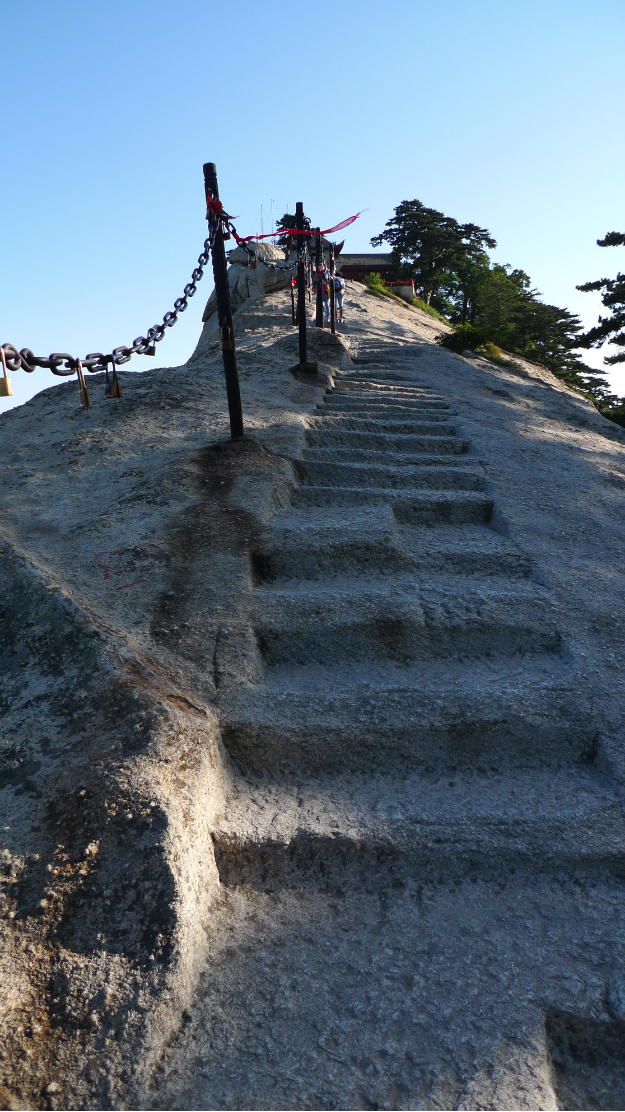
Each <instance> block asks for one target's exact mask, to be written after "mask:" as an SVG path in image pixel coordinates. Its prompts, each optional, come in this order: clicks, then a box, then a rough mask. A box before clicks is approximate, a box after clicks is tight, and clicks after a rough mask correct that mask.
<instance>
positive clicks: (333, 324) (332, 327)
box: [328, 243, 336, 332]
mask: <svg viewBox="0 0 625 1112" xmlns="http://www.w3.org/2000/svg"><path fill="white" fill-rule="evenodd" d="M328 285H329V287H330V332H336V314H335V309H334V244H333V243H332V244H331V245H330V281H329V283H328Z"/></svg>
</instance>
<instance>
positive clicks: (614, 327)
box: [577, 232, 625, 364]
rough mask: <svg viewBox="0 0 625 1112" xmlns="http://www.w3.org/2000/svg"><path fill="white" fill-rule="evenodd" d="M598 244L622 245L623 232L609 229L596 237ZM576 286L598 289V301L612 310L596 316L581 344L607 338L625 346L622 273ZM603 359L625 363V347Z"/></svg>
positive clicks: (624, 277)
mask: <svg viewBox="0 0 625 1112" xmlns="http://www.w3.org/2000/svg"><path fill="white" fill-rule="evenodd" d="M597 244H598V246H599V247H622V246H624V245H625V233H624V232H608V234H607V236H605V238H604V239H598V240H597ZM577 289H578V290H581V291H582V292H583V293H587V292H588V291H590V290H601V291H602V293H603V296H602V298H601V304H602V305H605V307H606V309H611V310H612V315H611V316H609V317H599V323H598V324H597V325H595V327H594V328H591V329H590V331H589V332H586V334H585V335H584V336H582V337H581V341H580V342H581V345H582V347H586V348H590V347H595V348H598V347H601V346H602V345H603V344H605V343H607V342H608V341H609V342H610V343H612V344H616V345H617V347H625V274H620V273H619V274H617V275H616V278H600V279H599V280H598V281H597V282H584V284H583V286H578V287H577ZM605 362H606V363H610V364H613V363H625V351H623V352H618V353H617V354H616V355H609V356H608V357H607V358H606V359H605Z"/></svg>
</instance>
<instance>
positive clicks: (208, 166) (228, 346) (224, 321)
mask: <svg viewBox="0 0 625 1112" xmlns="http://www.w3.org/2000/svg"><path fill="white" fill-rule="evenodd" d="M204 187H205V190H206V200H207V201H209V200H212V201H218V200H219V188H218V186H217V167H216V166H215V163H214V162H205V163H204ZM211 255H212V258H213V277H214V279H215V297H216V299H217V318H218V320H219V334H220V336H221V351H222V355H223V361H224V373H225V376H226V393H227V395H228V412H229V414H230V435H231V437H232V439H233V440H238V438H239V437H240V436H243V410H242V408H241V390H240V387H239V371H238V368H237V353H236V351H235V347H234V329H233V327H232V306H231V304H230V287H229V286H228V267H227V264H226V249H225V247H224V233H223V228H222V226H221V222H220V223H219V225H218V227H217V231H216V233H215V240H214V243H213V248H212V251H211Z"/></svg>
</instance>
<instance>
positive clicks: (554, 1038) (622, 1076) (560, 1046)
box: [546, 1011, 625, 1110]
mask: <svg viewBox="0 0 625 1112" xmlns="http://www.w3.org/2000/svg"><path fill="white" fill-rule="evenodd" d="M546 1028H547V1040H548V1045H549V1052H550V1054H551V1064H552V1071H553V1085H554V1088H555V1091H556V1096H557V1098H558V1108H561V1109H584V1110H585V1109H606V1110H609V1109H615V1108H625V1022H623V1020H620V1019H615V1020H607V1019H606V1020H601V1019H581V1018H579V1017H578V1016H574V1015H571V1014H570V1013H569V1012H561V1011H554V1012H550V1013H548V1015H547V1017H546Z"/></svg>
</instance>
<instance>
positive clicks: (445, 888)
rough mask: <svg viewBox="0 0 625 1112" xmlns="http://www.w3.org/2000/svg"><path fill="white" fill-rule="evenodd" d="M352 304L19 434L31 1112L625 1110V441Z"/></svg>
mask: <svg viewBox="0 0 625 1112" xmlns="http://www.w3.org/2000/svg"><path fill="white" fill-rule="evenodd" d="M346 316H347V324H346V326H345V328H344V329H343V330H342V334H341V336H340V337H338V338H335V339H332V338H331V337H329V336H328V334H327V333H325V332H323V333H321V332H317V333H315V332H314V331H313V332H312V336H311V351H313V352H314V353H315V355H316V357H317V359H319V360H320V361H321V363H322V371H323V373H322V374H321V375H320V376H319V378H318V380H317V381H314V382H305V381H301V380H300V379H298V378H296V377H294V375H293V374H292V373H291V371H290V370H289V368H290V367H291V366H292V365H293V363H295V362H296V359H297V336H296V334H295V331H294V330H293V329H292V326H291V322H290V297H289V294H288V292H285V291H283V292H274V293H271V294H270V295H269V296H267V297H262V298H261V297H256V298H253V299H252V300H247V299H246V301H245V302H243V303H241V305H240V307H239V308H238V310H237V313H236V317H235V321H236V326H235V327H236V335H237V346H238V351H239V360H240V371H241V383H242V396H243V409H244V416H245V420H246V433H247V435H246V438H245V439H244V440H243V441H240V442H237V443H231V442H229V441H228V440H227V410H226V404H225V390H224V387H223V383H222V372H221V366H220V356H219V353H218V351H217V350H216V345H215V344H214V343H213V341H212V340H211V338H210V336H209V334H208V333H207V334H206V335H205V336H204V339H203V341H202V344H201V345H200V346H199V347H198V349H197V351H196V353H195V354H194V356H193V358H192V360H190V362H189V364H187V365H186V366H185V367H181V368H173V369H172V368H169V369H162V370H159V371H153V372H151V373H149V374H142V375H126V376H125V377H124V382H123V388H124V397H123V398H122V399H121V400H111V399H108V400H104V398H101V399H99V400H98V401H97V402H96V403H95V404H94V405H93V406H92V408H91V410H81V409H80V408H79V406H78V397H77V387H76V385H75V383H69V384H65V385H63V386H60V387H55V388H54V389H53V390H48V391H44V392H43V394H41V395H39V396H37V397H36V398H34V399H33V400H32V401H31V402H29V403H27V405H25V406H23V407H21V408H19V409H16V410H12V411H11V412H10V413H8V414H7V415H6V416H5V417H3V418H2V431H3V445H4V447H5V453H6V457H5V458H6V459H7V460H8V463H7V465H6V467H5V472H4V483H3V487H2V493H1V496H0V497H1V501H2V526H1V530H2V545H3V559H2V564H1V565H0V575H1V577H2V584H3V590H2V612H3V623H2V642H1V643H2V650H3V679H4V685H3V687H4V694H3V700H2V719H1V721H2V730H3V732H2V749H1V751H0V760H1V762H2V767H1V771H0V774H1V775H2V794H3V798H4V802H5V807H4V815H5V821H4V824H3V825H4V830H3V832H2V839H3V849H2V853H3V872H4V889H3V897H2V898H3V901H4V902H3V904H2V918H1V919H0V928H1V931H2V947H3V949H2V954H3V960H2V970H3V974H2V976H3V980H2V997H1V1006H2V1009H3V1013H2V1014H3V1049H4V1058H3V1059H2V1063H1V1064H2V1070H1V1073H0V1083H1V1084H2V1086H3V1088H2V1089H1V1090H0V1103H2V1102H3V1106H4V1107H6V1108H30V1107H41V1108H138V1107H140V1108H164V1109H165V1108H166V1109H172V1108H179V1109H190V1108H207V1107H210V1108H259V1109H261V1108H310V1107H315V1108H337V1107H338V1108H398V1109H399V1108H414V1107H427V1108H443V1109H444V1108H467V1109H469V1108H492V1109H495V1108H528V1109H531V1108H554V1109H555V1108H575V1107H596V1108H614V1107H619V1104H621V1105H622V1102H623V1098H624V1097H625V1059H624V1057H623V1049H622V1048H623V1035H624V1034H625V987H624V986H625V953H624V944H623V937H624V936H623V920H624V917H625V883H624V878H625V816H624V814H623V785H624V782H625V762H624V759H623V731H622V721H623V709H624V698H623V696H624V692H623V682H622V675H623V658H624V655H625V645H624V640H623V617H622V614H623V605H622V603H623V596H624V594H625V580H624V574H623V570H622V569H623V565H622V555H621V554H622V549H623V541H624V539H625V506H624V502H623V491H624V489H625V434H624V433H623V432H622V430H620V429H619V428H618V427H617V426H614V425H611V424H610V423H609V422H607V421H606V420H604V419H603V418H602V417H601V416H600V415H599V414H598V413H597V412H596V411H595V410H594V409H593V408H592V406H590V405H589V404H588V403H587V402H586V401H585V400H584V399H583V398H581V397H580V396H579V395H578V394H576V393H575V392H574V391H571V390H569V389H568V388H567V387H565V386H564V385H563V384H562V383H561V382H559V381H558V380H556V379H555V378H553V376H551V375H550V374H549V372H547V371H545V370H544V369H542V368H537V367H534V366H532V365H530V364H527V363H525V362H522V361H521V362H520V363H519V364H518V365H516V366H514V367H508V368H504V367H501V366H495V365H494V364H491V363H488V362H487V361H486V360H484V359H479V358H478V359H475V358H471V359H469V358H461V357H459V356H455V355H453V354H452V353H450V352H447V351H445V350H443V349H441V348H439V347H438V346H436V345H435V344H434V343H433V339H434V336H435V335H436V332H437V331H439V329H440V326H439V325H438V324H437V322H435V321H433V320H432V319H431V318H429V317H427V316H426V315H425V314H423V313H420V312H419V311H418V310H415V309H413V308H412V307H409V306H406V307H403V306H401V305H397V304H395V303H390V302H389V303H386V302H384V301H381V300H379V299H376V298H374V297H372V296H370V295H369V294H368V293H367V292H366V291H365V289H364V288H363V287H361V286H357V285H354V286H353V287H352V289H351V290H349V291H348V295H347V298H346ZM92 395H93V391H92Z"/></svg>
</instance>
